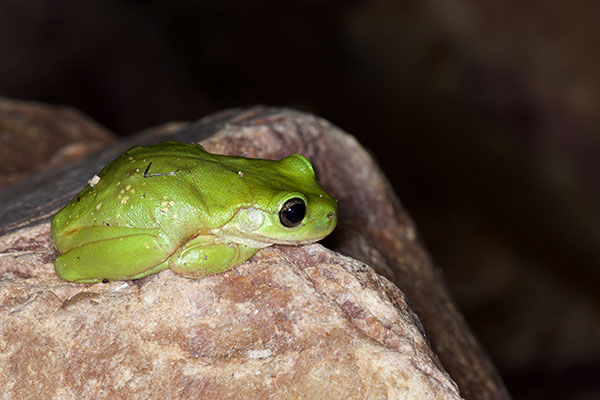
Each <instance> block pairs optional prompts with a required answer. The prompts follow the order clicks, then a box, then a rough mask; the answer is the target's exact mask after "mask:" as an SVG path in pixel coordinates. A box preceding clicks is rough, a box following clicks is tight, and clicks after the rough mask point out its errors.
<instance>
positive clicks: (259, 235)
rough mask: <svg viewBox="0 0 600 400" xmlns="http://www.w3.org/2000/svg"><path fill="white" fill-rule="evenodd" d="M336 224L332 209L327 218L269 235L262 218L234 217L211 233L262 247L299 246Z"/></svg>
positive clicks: (327, 231)
mask: <svg viewBox="0 0 600 400" xmlns="http://www.w3.org/2000/svg"><path fill="white" fill-rule="evenodd" d="M336 224H337V215H336V213H335V212H333V211H332V212H330V213H328V214H327V215H326V216H325V218H323V217H320V218H314V219H312V220H307V221H304V222H303V223H302V224H301V225H298V226H296V227H293V228H282V229H280V230H278V231H277V235H273V236H268V235H266V234H264V233H263V232H261V231H260V228H261V227H262V220H261V223H260V224H256V223H254V224H253V223H250V222H249V221H248V220H247V219H246V218H233V219H232V220H231V221H230V222H229V223H228V224H226V225H225V226H223V227H222V228H219V229H213V230H212V231H211V233H212V234H214V235H215V236H218V237H220V238H222V239H224V240H226V241H228V242H232V243H239V244H244V245H246V246H248V247H252V248H255V249H261V248H263V247H268V246H271V245H274V244H283V245H290V246H298V245H303V244H310V243H315V242H318V241H319V240H321V239H323V238H324V237H325V236H327V235H329V234H330V233H331V232H332V231H333V230H334V228H335V226H336ZM307 226H308V227H310V229H309V232H311V233H312V234H307V231H306V229H304V230H303V229H302V228H306V227H307ZM232 228H233V229H232ZM248 228H251V229H248Z"/></svg>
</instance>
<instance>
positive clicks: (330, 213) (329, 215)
mask: <svg viewBox="0 0 600 400" xmlns="http://www.w3.org/2000/svg"><path fill="white" fill-rule="evenodd" d="M327 218H329V219H332V218H335V213H334V212H333V211H329V212H328V213H327Z"/></svg>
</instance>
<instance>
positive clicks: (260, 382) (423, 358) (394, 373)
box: [0, 226, 459, 399]
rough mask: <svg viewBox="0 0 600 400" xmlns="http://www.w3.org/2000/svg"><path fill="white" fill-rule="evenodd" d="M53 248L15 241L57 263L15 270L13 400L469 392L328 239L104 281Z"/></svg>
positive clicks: (6, 293) (6, 302)
mask: <svg viewBox="0 0 600 400" xmlns="http://www.w3.org/2000/svg"><path fill="white" fill-rule="evenodd" d="M43 229H46V232H44V231H43ZM43 229H38V230H37V231H35V232H33V231H32V232H31V234H32V235H34V236H37V235H41V236H44V237H47V235H48V232H47V226H44V228H43ZM10 242H11V243H12V245H13V246H14V245H15V244H17V245H18V243H15V242H12V241H10ZM50 246H51V244H50V242H48V241H46V242H45V243H39V244H38V245H37V246H36V253H35V254H31V253H29V254H28V252H27V251H23V250H21V252H20V253H19V254H18V255H17V254H15V253H14V252H13V253H10V252H8V253H7V251H9V250H10V249H6V248H3V249H2V252H3V254H4V257H3V259H2V265H3V267H5V266H6V265H7V264H10V262H9V261H8V259H9V258H13V257H14V258H29V259H31V260H33V259H38V260H41V259H46V262H42V263H40V262H39V261H36V263H37V265H38V267H39V268H40V269H39V270H38V273H37V274H36V276H27V275H26V274H28V273H30V272H31V271H27V272H21V273H17V272H16V271H12V273H11V272H8V271H6V270H5V269H4V268H3V271H4V272H3V275H4V280H3V281H2V282H1V283H0V284H1V290H0V304H2V313H1V314H0V318H1V320H2V323H1V325H0V338H1V341H0V343H1V344H2V351H1V352H0V365H2V371H4V373H2V374H1V375H0V387H2V388H3V390H4V397H3V398H11V399H12V398H14V399H23V398H82V397H90V398H129V399H135V398H139V399H147V398H161V399H168V398H198V396H201V398H205V399H227V398H262V399H279V398H306V399H324V398H340V399H341V398H344V399H366V398H395V399H400V398H423V399H427V398H437V399H451V398H459V397H458V395H457V389H456V387H455V384H454V383H453V382H452V381H451V380H450V378H449V377H448V376H447V374H446V373H445V372H443V370H442V369H441V368H440V366H439V363H438V362H437V360H436V358H435V356H434V355H433V354H432V352H431V350H430V349H429V346H428V344H427V342H426V340H425V338H424V337H423V334H422V332H421V331H420V330H419V329H418V328H417V327H418V323H417V324H415V320H416V318H415V316H414V315H413V314H412V312H410V311H409V309H408V305H407V304H406V301H405V299H404V296H403V295H402V293H401V292H400V290H399V289H398V288H397V287H396V286H394V285H393V284H391V283H390V282H389V281H388V280H386V279H385V278H382V277H381V276H379V275H377V274H376V273H374V271H373V270H372V269H371V268H369V267H367V266H366V265H364V264H362V263H360V262H358V261H356V260H352V259H350V258H347V257H343V256H340V255H338V254H336V253H334V252H331V251H329V250H327V249H325V248H323V247H322V246H320V245H310V246H304V247H299V248H287V247H274V248H269V249H266V250H264V251H261V252H260V254H259V255H257V256H256V257H254V258H253V259H252V260H251V261H250V262H247V263H245V264H244V265H242V266H241V267H239V268H236V269H234V270H232V271H229V272H227V273H224V274H221V275H217V276H214V277H211V278H208V279H198V280H189V279H185V278H182V277H180V276H177V275H175V274H173V273H171V272H170V271H167V272H164V273H161V274H158V275H155V276H153V277H150V278H146V279H144V280H142V281H136V282H115V283H111V284H101V285H80V284H73V283H67V282H62V281H60V280H58V279H56V278H55V277H54V275H53V271H52V265H51V264H50V262H49V261H50V260H51V259H52V254H53V249H52V248H51V247H50ZM12 250H15V249H14V248H13V249H12ZM40 255H41V258H39V257H40ZM7 394H10V395H8V396H7ZM38 396H39V397H38Z"/></svg>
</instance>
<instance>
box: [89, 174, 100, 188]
mask: <svg viewBox="0 0 600 400" xmlns="http://www.w3.org/2000/svg"><path fill="white" fill-rule="evenodd" d="M98 182H100V177H99V176H98V175H94V176H93V177H92V179H90V180H89V181H88V183H89V184H90V187H94V186H96V185H97V184H98Z"/></svg>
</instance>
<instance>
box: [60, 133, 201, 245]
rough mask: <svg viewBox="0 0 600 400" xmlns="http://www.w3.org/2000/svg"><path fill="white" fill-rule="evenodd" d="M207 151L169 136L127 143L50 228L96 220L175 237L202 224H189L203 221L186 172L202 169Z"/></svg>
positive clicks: (65, 229) (71, 227)
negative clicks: (141, 143)
mask: <svg viewBox="0 0 600 400" xmlns="http://www.w3.org/2000/svg"><path fill="white" fill-rule="evenodd" d="M206 154H209V153H207V152H206V151H205V150H204V149H203V148H202V146H200V145H194V144H184V143H179V142H173V141H167V142H161V143H159V144H156V145H154V146H135V147H132V148H131V149H129V150H127V151H126V152H124V153H123V154H121V155H120V156H119V157H118V158H117V159H115V160H113V161H112V162H110V163H109V164H107V165H106V166H105V167H104V168H103V169H102V170H101V171H100V172H99V173H98V175H97V176H95V177H94V178H93V179H92V180H91V181H90V184H89V185H87V186H86V187H85V188H84V189H83V190H82V191H81V192H80V193H79V194H78V195H77V196H76V197H75V198H73V200H71V202H70V203H69V204H67V206H65V207H64V208H63V209H62V210H61V211H59V213H57V214H56V216H55V217H54V218H53V221H52V229H53V232H65V233H67V232H71V231H73V230H77V229H80V228H82V227H89V226H101V225H104V226H119V227H135V228H149V229H152V228H161V229H162V228H163V227H165V229H166V233H168V234H170V235H171V236H174V237H177V236H181V235H183V234H186V233H187V231H198V230H200V229H201V228H202V226H193V225H194V224H200V225H202V223H203V222H202V221H207V220H206V218H205V214H206V212H207V210H206V207H203V199H202V194H201V193H200V191H199V190H198V188H196V187H194V184H192V183H191V182H190V181H189V179H188V178H187V175H188V174H189V173H190V172H191V171H193V170H198V169H202V168H201V167H202V165H203V163H204V160H205V155H206ZM199 167H200V168H199ZM190 221H193V222H192V223H190ZM184 231H185V232H184Z"/></svg>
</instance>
